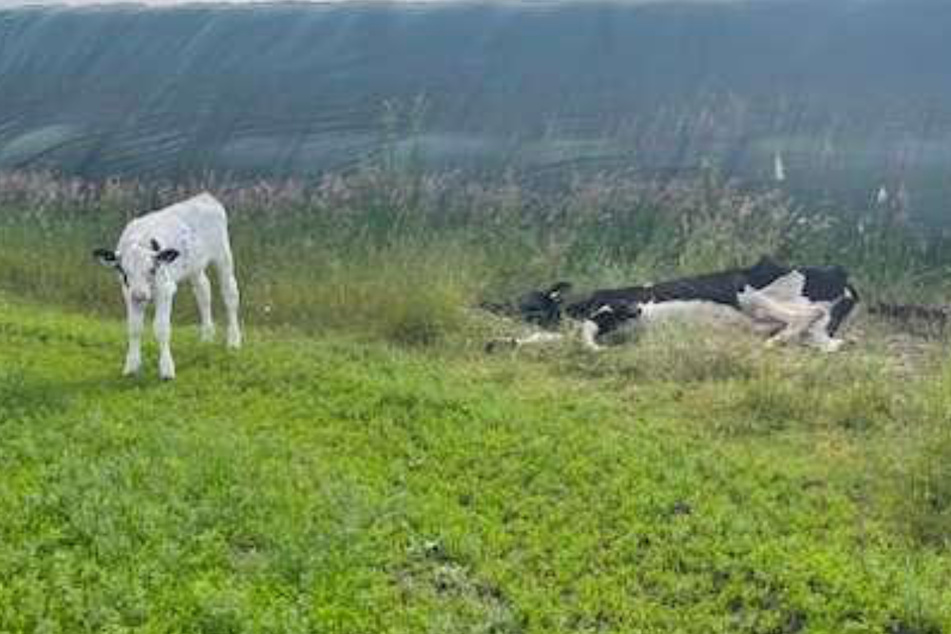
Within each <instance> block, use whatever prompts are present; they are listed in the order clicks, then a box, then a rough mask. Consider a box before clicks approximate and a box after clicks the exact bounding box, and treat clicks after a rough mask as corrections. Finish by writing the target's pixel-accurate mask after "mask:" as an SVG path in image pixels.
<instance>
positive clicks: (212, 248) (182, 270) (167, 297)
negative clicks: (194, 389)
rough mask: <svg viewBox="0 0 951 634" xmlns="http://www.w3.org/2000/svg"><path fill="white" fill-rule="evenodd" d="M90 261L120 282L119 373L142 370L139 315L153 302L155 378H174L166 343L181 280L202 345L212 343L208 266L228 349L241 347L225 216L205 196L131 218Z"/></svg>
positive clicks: (236, 298)
mask: <svg viewBox="0 0 951 634" xmlns="http://www.w3.org/2000/svg"><path fill="white" fill-rule="evenodd" d="M95 256H96V257H97V258H98V259H99V261H100V262H101V263H102V264H103V265H105V266H107V267H109V268H111V269H114V270H116V271H117V272H118V274H119V278H120V279H121V281H122V296H123V298H124V299H125V305H126V313H127V317H128V331H129V349H128V353H127V354H126V359H125V369H124V370H123V373H124V374H126V375H129V374H135V373H137V372H138V371H139V370H140V369H141V367H142V352H141V349H142V329H143V326H144V324H145V310H146V307H147V306H148V304H149V302H150V301H152V300H154V301H155V324H154V327H155V338H156V340H157V341H158V344H159V376H161V377H162V378H163V379H173V378H175V362H174V361H173V360H172V351H171V348H170V346H169V343H170V340H171V335H172V325H171V317H172V302H173V300H174V298H175V291H176V290H177V289H178V283H179V282H180V281H182V280H189V281H190V282H191V283H192V287H193V289H194V291H195V299H196V301H197V303H198V312H199V313H200V315H201V338H202V341H210V340H211V339H213V338H214V334H215V325H214V322H213V321H212V318H211V284H210V283H209V281H208V276H207V275H206V274H205V269H206V268H207V267H208V265H209V264H214V265H215V269H216V270H217V271H218V281H219V283H220V286H221V296H222V298H223V299H224V305H225V308H226V310H227V311H228V339H227V341H228V346H229V347H231V348H238V347H240V346H241V328H240V325H239V324H238V297H239V296H238V282H237V280H236V279H235V277H234V261H233V259H232V257H231V245H230V242H229V239H228V216H227V213H226V212H225V208H224V207H223V206H222V205H221V203H220V202H218V201H217V200H216V199H215V197H214V196H212V195H211V194H208V193H204V194H199V195H198V196H195V197H193V198H189V199H188V200H184V201H182V202H179V203H176V204H174V205H171V206H169V207H165V208H164V209H160V210H158V211H153V212H151V213H149V214H146V215H144V216H140V217H139V218H136V219H135V220H133V221H132V222H130V223H129V224H128V225H126V228H125V230H124V231H123V232H122V235H121V236H120V237H119V244H118V246H117V247H116V250H115V251H109V250H107V249H96V251H95Z"/></svg>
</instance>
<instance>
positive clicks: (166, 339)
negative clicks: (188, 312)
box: [154, 287, 175, 380]
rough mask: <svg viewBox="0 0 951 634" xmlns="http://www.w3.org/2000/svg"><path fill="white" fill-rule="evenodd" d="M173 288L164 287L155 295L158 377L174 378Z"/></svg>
mask: <svg viewBox="0 0 951 634" xmlns="http://www.w3.org/2000/svg"><path fill="white" fill-rule="evenodd" d="M174 298H175V288H174V287H170V288H165V289H162V290H160V291H159V292H158V293H156V296H155V324H154V329H155V340H156V341H157V342H158V346H159V377H161V378H163V379H166V380H169V379H174V378H175V361H174V360H173V359H172V347H171V340H172V301H173V300H174Z"/></svg>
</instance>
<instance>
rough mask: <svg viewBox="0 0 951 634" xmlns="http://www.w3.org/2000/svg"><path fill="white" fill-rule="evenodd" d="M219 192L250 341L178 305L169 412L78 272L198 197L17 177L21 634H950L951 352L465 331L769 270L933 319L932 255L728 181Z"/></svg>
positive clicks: (937, 286) (942, 277)
mask: <svg viewBox="0 0 951 634" xmlns="http://www.w3.org/2000/svg"><path fill="white" fill-rule="evenodd" d="M221 189H222V190H223V191H220V192H218V193H220V194H221V195H222V198H223V199H224V200H225V202H226V204H227V206H228V208H229V210H230V211H231V231H232V240H233V243H234V248H235V252H236V256H237V264H238V276H239V280H240V284H241V287H242V297H243V302H244V304H243V313H242V314H243V317H244V320H245V325H246V332H247V341H248V343H247V346H246V347H245V348H244V349H242V350H241V351H239V352H236V353H230V352H228V351H226V350H225V349H224V347H223V346H222V345H220V343H219V345H203V344H200V343H199V342H198V341H197V332H196V328H195V327H194V325H193V324H194V321H195V318H194V307H193V300H192V298H191V293H190V292H188V291H187V289H184V288H183V289H182V292H181V293H180V294H179V298H178V300H177V304H176V326H175V329H174V334H173V338H174V342H173V349H174V353H175V357H176V362H177V369H178V378H177V379H176V380H175V381H174V382H171V383H162V382H160V381H158V379H157V377H156V368H155V350H154V347H152V346H151V344H149V345H148V346H147V347H146V373H145V375H144V376H143V377H141V378H135V379H123V378H121V377H120V376H119V371H120V368H121V362H122V356H123V347H124V334H123V325H122V323H121V315H122V308H121V305H120V304H121V303H120V299H119V292H118V288H117V282H116V280H115V279H113V276H112V275H110V274H109V273H108V272H106V271H104V270H102V269H101V268H99V267H98V266H97V265H96V264H95V263H94V262H93V261H92V258H91V256H90V252H91V250H92V249H93V248H95V247H99V246H106V245H109V244H112V243H114V241H115V238H116V235H117V234H118V232H119V230H120V228H121V227H122V225H123V224H124V222H125V221H126V220H127V218H128V217H129V216H130V215H131V214H132V213H134V210H141V209H146V208H150V207H154V206H155V205H154V202H155V201H156V200H159V201H163V202H170V201H172V200H175V199H180V198H182V197H184V195H185V193H186V192H184V191H179V190H163V189H162V188H160V187H156V188H154V189H149V188H147V187H146V185H145V184H144V183H124V184H123V183H118V184H116V183H112V184H108V185H106V186H105V187H104V188H103V189H102V190H100V191H99V192H98V193H97V195H96V196H93V197H88V196H87V197H84V196H81V195H79V194H77V193H76V191H75V184H71V183H69V182H66V181H57V180H54V179H49V178H48V177H45V176H42V175H41V176H27V175H3V174H0V235H2V236H3V248H2V249H0V632H31V633H32V632H69V633H73V632H202V633H205V632H275V633H277V632H280V633H282V634H283V633H286V632H321V633H323V632H340V633H342V634H344V633H345V634H351V633H363V632H365V633H373V634H376V633H379V632H408V633H414V634H415V633H418V632H445V633H447V634H449V633H452V634H456V633H459V632H486V633H488V632H495V633H506V632H509V633H511V632H520V633H539V634H542V633H544V634H549V633H556V632H572V633H582V632H586V633H587V632H658V633H664V634H667V633H670V632H697V633H701V632H702V633H704V634H706V633H710V632H724V633H727V632H729V633H735V632H750V633H760V634H782V633H790V634H792V633H795V632H829V633H834V634H840V633H843V632H878V633H884V634H932V633H937V632H945V631H951V607H949V606H951V472H949V467H948V465H951V413H949V412H951V366H949V364H948V361H947V359H948V352H949V350H948V346H947V344H946V343H943V342H942V340H941V339H940V338H935V339H929V340H907V339H901V338H899V337H897V336H896V333H894V332H891V331H890V330H889V329H888V328H886V327H884V326H882V325H881V324H876V323H874V322H870V321H868V320H867V319H865V320H862V319H860V320H859V324H858V326H859V328H860V331H858V332H855V333H854V334H855V336H856V337H857V339H858V341H859V343H858V345H856V346H853V347H851V348H849V349H848V350H847V351H845V352H843V353H842V354H839V355H833V356H824V355H817V354H814V353H811V352H809V351H805V350H797V349H780V350H770V351H767V350H765V349H764V348H763V347H762V345H761V341H759V340H756V339H754V338H752V337H747V336H742V335H740V334H737V333H734V332H725V333H717V332H698V331H685V330H682V329H680V330H678V329H670V330H658V331H655V332H653V333H650V334H648V335H646V336H643V337H640V338H639V339H638V340H637V341H636V343H635V345H628V346H619V347H616V348H612V349H611V350H609V351H606V352H604V353H602V354H592V353H590V352H589V351H587V350H584V349H583V348H582V347H580V346H578V345H567V346H562V347H554V348H549V349H538V350H528V349H525V350H522V351H519V352H518V353H501V354H498V355H492V356H487V355H485V354H484V353H483V349H482V347H483V344H484V343H485V341H486V340H487V339H488V338H489V337H491V336H497V335H502V334H511V330H512V328H513V325H512V324H510V323H507V322H505V321H504V320H498V319H494V318H489V317H487V316H486V315H482V314H479V312H478V311H474V310H473V309H472V307H473V306H474V305H475V304H476V303H477V301H478V300H480V299H485V298H510V297H512V296H513V294H514V293H517V292H521V291H523V290H525V289H527V288H532V287H537V286H539V285H540V284H543V283H550V282H552V281H554V280H556V279H564V278H567V279H571V280H573V281H575V282H576V283H578V285H579V286H582V287H584V286H585V285H600V284H632V283H637V282H641V281H648V280H656V279H659V278H661V277H663V276H666V275H673V274H675V273H679V272H696V271H705V270H711V269H715V268H719V267H723V266H733V265H738V264H747V263H748V262H749V260H750V259H751V258H752V257H754V256H755V255H759V254H760V253H767V252H768V253H773V254H776V255H779V256H781V257H785V258H789V259H790V260H792V261H795V262H808V263H816V264H820V263H824V262H837V263H843V264H846V265H848V266H849V267H850V269H851V270H852V272H853V274H854V277H855V278H856V282H857V284H858V286H859V287H860V289H861V291H862V293H863V296H864V297H866V299H867V300H868V302H867V303H871V302H872V301H875V300H876V299H896V298H897V299H913V300H920V301H925V302H926V303H940V302H941V301H942V298H944V297H946V296H947V279H949V278H948V276H947V275H946V273H947V271H948V270H949V267H951V260H948V254H949V253H951V250H949V249H947V248H946V246H947V245H946V244H942V242H941V241H940V240H935V241H932V242H922V241H921V240H919V239H917V238H915V236H914V234H913V233H911V232H909V231H907V230H906V229H907V228H901V227H895V226H892V225H890V224H889V222H890V221H889V219H887V218H880V217H874V216H873V217H869V218H865V219H864V220H863V225H862V227H863V228H862V229H861V230H860V229H859V228H858V225H855V224H854V223H852V224H850V222H849V221H848V220H846V219H844V218H845V217H844V216H843V217H836V218H827V217H823V216H822V215H820V214H810V213H806V212H805V211H803V210H801V209H799V208H798V207H796V206H795V205H794V204H793V202H792V201H790V200H788V199H787V198H785V197H782V196H779V195H777V194H776V193H775V192H764V193H755V192H753V193H744V192H741V191H739V190H737V189H736V188H733V187H731V186H727V185H723V184H719V183H716V182H715V181H713V180H711V179H709V178H707V179H704V180H703V181H702V182H698V183H692V184H691V183H686V184H685V183H673V184H668V185H664V186H660V185H657V184H647V185H645V184H641V183H636V182H632V181H630V180H627V179H625V178H623V175H621V176H620V177H611V176H604V177H598V178H594V179H592V180H591V181H585V182H580V181H579V182H573V183H571V184H570V185H569V186H567V187H565V188H563V189H562V190H555V191H552V192H541V191H533V190H528V189H525V188H523V187H521V186H520V185H518V184H517V182H515V181H514V180H513V181H511V182H504V183H501V184H497V185H496V186H484V185H479V184H473V183H464V182H459V181H458V180H457V179H456V178H455V177H453V176H451V175H448V176H445V177H439V176H432V175H413V174H409V175H406V174H391V173H387V172H386V171H378V170H373V169H370V170H368V171H365V172H361V173H359V174H356V175H354V176H352V177H349V178H347V179H337V180H334V179H333V178H328V179H325V181H324V182H322V183H320V184H319V185H317V186H315V187H312V188H308V187H304V186H303V185H302V184H295V183H285V184H284V185H283V186H274V185H273V184H262V185H261V186H260V187H256V188H255V187H250V188H237V189H229V188H224V187H223V188H221ZM751 245H755V250H756V251H757V253H755V254H751ZM219 316H220V311H219Z"/></svg>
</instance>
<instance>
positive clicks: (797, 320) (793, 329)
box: [766, 308, 826, 347]
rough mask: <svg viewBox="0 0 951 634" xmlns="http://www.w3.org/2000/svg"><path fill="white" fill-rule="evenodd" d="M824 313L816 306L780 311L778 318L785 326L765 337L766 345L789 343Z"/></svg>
mask: <svg viewBox="0 0 951 634" xmlns="http://www.w3.org/2000/svg"><path fill="white" fill-rule="evenodd" d="M825 314H826V312H825V311H823V310H821V309H818V308H812V309H800V310H788V311H782V312H781V316H780V319H781V321H783V322H785V324H786V326H785V327H784V328H783V329H782V330H780V331H779V332H777V333H776V334H775V335H773V336H772V337H770V338H769V339H767V340H766V346H767V347H772V346H775V345H776V344H780V343H782V344H785V343H790V342H793V341H796V340H797V339H800V338H801V337H802V336H803V335H805V334H806V333H807V332H808V331H810V330H811V329H812V328H814V327H815V325H816V323H817V322H819V321H820V320H821V319H822V317H823V315H825ZM778 316H779V315H778Z"/></svg>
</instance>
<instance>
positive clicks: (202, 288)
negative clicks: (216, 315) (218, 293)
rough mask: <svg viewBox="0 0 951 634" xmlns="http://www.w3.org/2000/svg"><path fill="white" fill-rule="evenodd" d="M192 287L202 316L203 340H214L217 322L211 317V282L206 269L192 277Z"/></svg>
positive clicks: (201, 335) (201, 331)
mask: <svg viewBox="0 0 951 634" xmlns="http://www.w3.org/2000/svg"><path fill="white" fill-rule="evenodd" d="M192 289H193V290H194V291H195V303H196V304H198V315H199V317H200V318H201V330H200V333H201V334H200V337H201V340H202V341H213V340H214V338H215V322H214V320H213V319H212V317H211V282H209V281H208V276H207V275H206V274H205V272H204V271H200V272H199V273H197V274H196V275H195V277H194V278H192Z"/></svg>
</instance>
